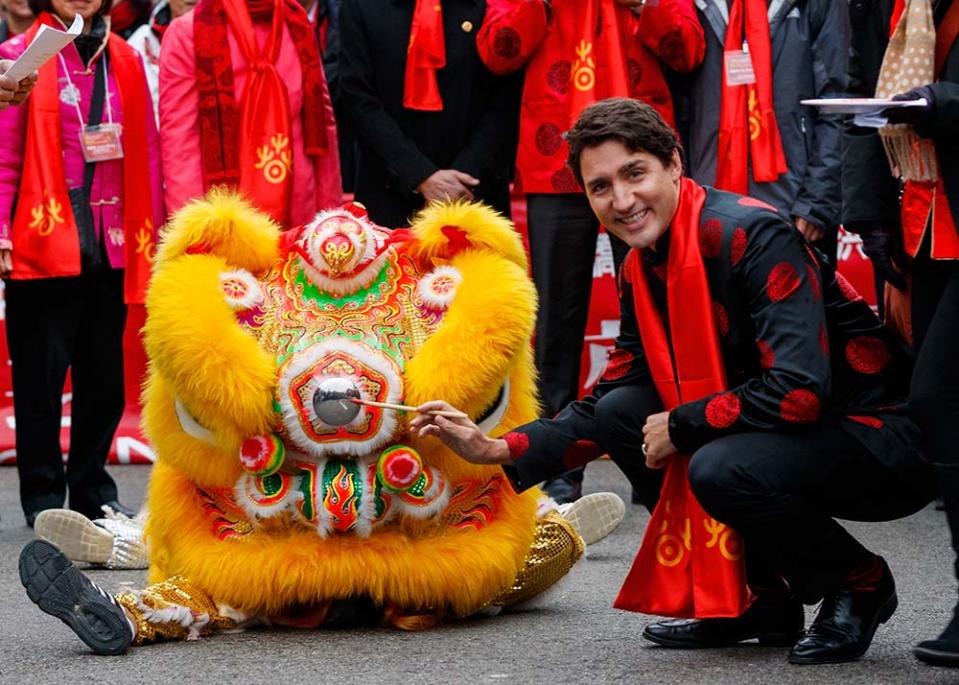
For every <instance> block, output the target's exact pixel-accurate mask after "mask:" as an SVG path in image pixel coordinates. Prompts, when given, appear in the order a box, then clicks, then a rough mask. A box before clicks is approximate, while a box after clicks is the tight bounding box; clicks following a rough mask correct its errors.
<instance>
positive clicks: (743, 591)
mask: <svg viewBox="0 0 959 685" xmlns="http://www.w3.org/2000/svg"><path fill="white" fill-rule="evenodd" d="M680 183H681V185H680V195H679V205H678V207H677V208H676V214H675V216H674V217H673V221H672V224H671V225H670V237H669V256H668V261H667V266H666V292H667V296H666V297H667V301H668V305H667V311H668V315H669V330H670V336H667V335H666V330H665V328H664V326H663V321H662V318H661V316H660V314H659V310H658V309H657V308H656V305H655V304H654V302H653V298H652V295H651V294H650V291H649V286H648V284H647V283H646V276H645V274H644V272H643V269H642V266H641V264H640V261H639V251H638V250H635V249H634V250H631V251H630V253H629V256H628V257H627V261H626V264H624V266H623V268H624V269H628V271H627V272H626V273H629V274H630V275H631V277H632V282H633V299H634V303H635V308H636V318H637V322H638V323H639V331H640V336H641V338H642V341H643V351H644V352H645V354H646V359H647V361H648V363H649V370H650V373H651V375H652V378H653V384H654V385H655V386H656V391H657V392H658V393H659V396H660V399H662V401H663V406H664V407H665V408H666V409H667V410H672V409H673V408H674V407H676V406H677V405H679V404H682V403H685V402H693V401H695V400H698V399H701V398H703V397H706V396H707V395H712V394H714V393H717V392H722V391H723V390H725V389H726V372H725V368H724V364H723V358H722V355H721V353H720V350H719V335H718V333H717V328H716V322H715V316H714V314H713V306H712V299H711V297H710V294H709V284H708V282H707V280H706V269H705V267H704V265H703V258H702V255H701V254H700V250H699V226H700V216H701V214H702V209H703V204H704V203H705V201H706V191H705V190H704V189H703V188H702V187H701V186H699V185H698V184H696V183H695V182H694V181H692V180H691V179H689V178H683V179H682V180H681V182H680ZM670 337H671V340H670ZM688 466H689V456H688V455H679V454H677V455H674V456H672V457H670V458H669V459H668V461H667V462H666V473H665V477H664V479H663V486H662V490H661V493H660V498H659V503H658V504H657V505H656V509H655V510H654V511H653V514H652V517H651V518H650V521H649V523H648V524H647V526H646V534H645V536H644V537H643V544H642V546H641V547H640V549H639V553H638V554H637V555H636V560H635V561H634V562H633V566H632V568H631V569H630V572H629V575H628V576H627V577H626V581H625V582H624V583H623V587H622V589H621V590H620V592H619V596H618V597H617V598H616V603H615V605H614V606H616V607H617V608H619V609H627V610H629V611H638V612H642V613H646V614H656V615H659V616H674V617H677V618H717V617H733V616H739V615H741V614H742V612H743V611H745V610H746V608H747V607H748V606H749V602H750V599H751V598H750V593H749V589H748V588H747V587H746V579H745V567H744V564H743V559H742V542H741V541H740V539H739V536H738V535H737V534H736V532H735V531H734V530H732V529H730V528H728V527H727V526H725V525H724V524H722V523H719V522H718V521H716V520H715V519H713V518H712V517H710V516H709V515H708V514H707V513H706V512H704V511H703V509H702V507H701V506H700V505H699V502H697V501H696V497H695V495H694V494H693V492H692V490H691V489H690V487H689V479H688V477H687V469H688Z"/></svg>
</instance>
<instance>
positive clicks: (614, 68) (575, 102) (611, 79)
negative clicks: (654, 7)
mask: <svg viewBox="0 0 959 685" xmlns="http://www.w3.org/2000/svg"><path fill="white" fill-rule="evenodd" d="M577 5H578V9H579V20H578V21H577V23H576V26H577V27H578V29H579V31H580V34H579V39H578V40H577V41H575V42H574V43H573V46H572V48H573V54H571V55H570V61H571V63H572V66H571V72H572V73H571V80H572V83H571V86H572V87H571V88H570V106H569V115H570V122H569V123H570V125H572V124H573V122H575V121H576V119H578V118H579V115H580V113H581V112H582V111H583V110H584V109H585V108H586V107H588V106H589V105H591V104H593V103H594V102H597V101H599V100H602V99H604V98H607V97H610V96H614V95H617V96H619V95H625V94H627V93H629V92H630V88H629V76H628V73H627V68H626V47H625V46H624V45H623V35H622V28H621V26H620V23H619V15H620V13H621V12H623V11H626V10H625V8H621V9H617V7H618V6H617V4H616V2H615V1H614V0H579V1H578V2H577Z"/></svg>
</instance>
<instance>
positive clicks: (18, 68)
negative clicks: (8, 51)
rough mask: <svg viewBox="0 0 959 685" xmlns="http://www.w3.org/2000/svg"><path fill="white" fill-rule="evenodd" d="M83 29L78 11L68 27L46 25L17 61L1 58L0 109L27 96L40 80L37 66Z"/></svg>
mask: <svg viewBox="0 0 959 685" xmlns="http://www.w3.org/2000/svg"><path fill="white" fill-rule="evenodd" d="M81 31H83V17H81V16H80V15H79V14H77V15H76V16H75V17H74V18H73V23H72V24H70V27H69V28H68V29H67V30H66V31H60V30H58V29H54V28H51V27H50V26H47V25H43V26H41V27H40V30H39V31H37V35H36V36H34V38H33V41H31V43H30V45H29V46H27V49H26V50H24V52H23V54H22V55H20V56H19V57H18V58H17V60H16V61H15V62H11V61H9V60H0V110H3V109H6V108H7V107H9V106H10V105H19V104H20V103H21V102H23V101H24V100H26V98H27V95H29V93H30V90H31V89H32V88H33V85H34V84H35V83H36V82H37V70H38V69H39V68H40V66H41V65H42V64H43V63H44V62H46V61H47V60H48V59H50V58H51V57H53V56H54V55H56V54H57V53H58V52H60V51H61V50H63V48H65V47H66V46H67V45H69V44H70V43H72V42H73V41H74V39H75V38H76V37H77V36H79V35H80V32H81Z"/></svg>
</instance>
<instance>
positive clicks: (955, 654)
mask: <svg viewBox="0 0 959 685" xmlns="http://www.w3.org/2000/svg"><path fill="white" fill-rule="evenodd" d="M912 653H913V654H915V655H916V658H917V659H919V660H920V661H925V662H926V663H927V664H931V665H933V666H952V667H953V668H957V667H959V605H957V606H956V609H955V612H954V613H953V616H952V620H951V621H949V625H947V626H946V629H945V630H944V631H942V635H940V636H939V637H938V638H936V639H935V640H924V641H922V642H920V643H919V644H918V645H916V646H915V647H914V648H913V650H912Z"/></svg>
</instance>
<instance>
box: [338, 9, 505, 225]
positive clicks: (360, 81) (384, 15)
mask: <svg viewBox="0 0 959 685" xmlns="http://www.w3.org/2000/svg"><path fill="white" fill-rule="evenodd" d="M414 5H415V2H414V0H343V2H342V6H341V7H340V17H339V29H340V31H339V40H340V54H339V65H338V66H339V78H338V83H337V88H336V92H335V93H334V97H335V98H336V101H337V104H338V108H339V110H340V111H342V112H343V113H344V114H345V115H346V117H347V119H348V124H349V126H350V129H351V130H352V132H353V134H354V135H355V137H356V141H357V143H358V146H359V153H360V154H359V160H358V164H357V166H358V169H357V180H356V199H357V200H358V201H359V202H362V203H363V204H365V205H366V206H367V208H368V209H369V211H370V216H371V218H372V219H373V220H374V221H375V222H377V223H379V224H381V225H384V226H388V227H396V226H404V225H407V220H408V218H409V217H410V215H411V214H413V213H414V212H415V211H416V210H418V209H419V208H421V207H422V204H423V199H422V197H420V196H419V195H418V194H416V193H415V189H416V187H417V186H418V185H419V184H420V183H421V182H422V181H424V180H425V179H426V178H427V177H429V176H430V175H431V174H433V173H434V172H436V171H437V170H439V169H449V168H452V169H457V170H459V171H464V172H466V173H468V174H470V175H472V176H474V177H476V178H478V179H479V180H480V185H479V187H478V189H477V190H476V191H475V192H474V195H476V196H477V197H478V199H481V200H483V201H485V202H487V203H488V204H491V205H492V206H493V207H495V208H496V209H498V210H499V211H501V212H503V213H505V214H507V215H508V212H509V181H510V177H511V174H512V170H513V165H514V159H515V154H516V145H517V136H518V129H519V101H520V93H521V88H522V74H514V75H511V76H508V77H499V76H494V75H493V74H492V73H490V72H489V71H488V70H487V69H486V67H485V66H483V63H482V62H481V61H480V58H479V55H478V53H477V50H476V32H477V31H478V30H479V27H480V24H481V23H482V21H483V17H484V15H485V13H486V2H485V0H442V6H443V28H444V33H445V36H444V37H445V42H446V67H445V68H443V69H441V70H439V71H438V72H437V81H438V84H439V90H440V94H441V96H442V98H443V110H442V111H441V112H421V111H414V110H410V109H406V108H404V107H403V81H404V72H405V68H406V49H407V44H408V42H409V32H410V25H411V24H412V19H413V7H414Z"/></svg>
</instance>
